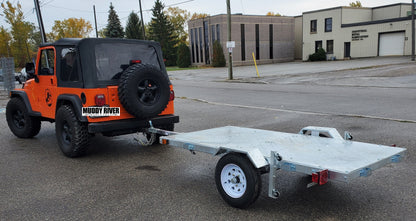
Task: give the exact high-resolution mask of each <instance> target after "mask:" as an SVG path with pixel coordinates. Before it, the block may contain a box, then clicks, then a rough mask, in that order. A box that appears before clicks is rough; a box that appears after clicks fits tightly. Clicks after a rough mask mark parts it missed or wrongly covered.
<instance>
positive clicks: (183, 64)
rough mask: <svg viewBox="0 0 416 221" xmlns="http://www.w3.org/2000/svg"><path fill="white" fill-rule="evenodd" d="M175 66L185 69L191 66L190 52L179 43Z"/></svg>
mask: <svg viewBox="0 0 416 221" xmlns="http://www.w3.org/2000/svg"><path fill="white" fill-rule="evenodd" d="M176 64H177V65H178V67H180V68H187V67H189V66H190V65H191V52H190V50H189V47H188V46H186V44H185V43H180V44H179V46H178V60H177V61H176Z"/></svg>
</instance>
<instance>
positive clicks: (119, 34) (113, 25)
mask: <svg viewBox="0 0 416 221" xmlns="http://www.w3.org/2000/svg"><path fill="white" fill-rule="evenodd" d="M104 34H105V37H107V38H124V31H123V27H121V23H120V19H119V18H118V15H117V13H116V11H115V10H114V6H113V3H111V2H110V10H109V11H108V24H107V26H106V32H105V33H104Z"/></svg>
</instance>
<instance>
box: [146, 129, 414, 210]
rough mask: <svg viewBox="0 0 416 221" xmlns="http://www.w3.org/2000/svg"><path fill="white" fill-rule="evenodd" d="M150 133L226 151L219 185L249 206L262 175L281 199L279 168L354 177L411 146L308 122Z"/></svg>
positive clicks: (319, 179)
mask: <svg viewBox="0 0 416 221" xmlns="http://www.w3.org/2000/svg"><path fill="white" fill-rule="evenodd" d="M148 132H150V133H155V134H159V135H164V136H161V137H160V143H162V144H169V145H170V146H174V147H181V148H185V149H187V150H190V151H191V152H195V151H199V152H204V153H209V154H212V155H220V154H223V155H224V156H223V157H222V158H221V159H220V160H219V161H218V164H217V166H216V170H215V180H216V185H217V189H218V191H219V192H220V194H221V196H222V197H223V199H224V200H225V201H226V202H227V203H228V204H230V205H231V206H234V207H238V208H245V207H248V206H249V205H250V204H252V203H253V202H254V201H255V200H256V199H257V197H258V196H259V193H260V189H261V179H260V175H261V174H263V173H269V182H268V186H269V196H270V197H272V198H277V197H278V196H279V192H278V191H277V189H276V187H275V177H276V173H277V170H279V169H281V170H287V171H295V172H300V173H304V174H307V175H311V178H312V179H311V183H310V184H309V185H308V187H310V186H313V185H315V184H319V185H323V184H325V183H326V182H327V181H328V179H329V180H338V181H343V182H348V181H350V180H352V179H354V178H357V177H362V176H364V177H365V176H369V175H370V174H371V171H373V170H375V169H378V168H380V167H382V166H384V165H386V164H388V163H395V162H399V161H400V159H401V158H402V157H403V154H404V152H405V151H406V149H405V148H399V147H390V146H383V145H376V144H369V143H362V142H356V141H351V139H352V137H351V135H350V134H349V133H348V132H346V133H345V134H344V138H343V137H341V135H340V134H339V133H338V131H337V130H336V129H334V128H325V127H305V128H303V129H302V130H300V132H299V133H298V134H291V133H283V132H276V131H269V130H260V129H251V128H243V127H234V126H227V127H219V128H213V129H208V130H201V131H195V132H189V133H175V132H170V131H164V130H160V129H156V128H153V127H151V128H150V129H149V131H148Z"/></svg>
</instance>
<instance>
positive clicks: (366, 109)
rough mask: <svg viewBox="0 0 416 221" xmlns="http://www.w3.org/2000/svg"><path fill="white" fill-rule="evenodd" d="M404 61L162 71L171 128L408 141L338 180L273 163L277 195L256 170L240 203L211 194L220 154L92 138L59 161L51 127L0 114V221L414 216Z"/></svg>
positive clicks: (414, 74)
mask: <svg viewBox="0 0 416 221" xmlns="http://www.w3.org/2000/svg"><path fill="white" fill-rule="evenodd" d="M217 70H218V69H210V70H208V71H212V73H213V75H214V73H216V71H217ZM414 70H415V69H414V66H413V64H408V63H405V64H394V65H388V66H377V67H372V68H364V69H361V68H360V69H349V70H333V71H326V72H322V73H308V72H305V73H303V74H299V73H296V74H293V75H292V74H285V75H273V74H270V75H268V76H265V77H262V78H260V79H256V78H251V77H241V78H239V79H238V81H231V82H230V81H224V79H220V78H218V77H209V75H204V76H205V77H204V78H199V77H198V75H197V73H195V74H189V73H180V72H172V73H170V75H171V78H172V79H173V80H172V83H173V85H174V87H175V92H176V100H175V110H176V113H177V115H179V116H180V117H181V122H180V123H179V124H177V125H176V130H177V131H181V132H187V131H195V130H201V129H207V128H213V127H219V126H225V125H234V126H243V127H253V128H260V129H269V130H276V131H283V132H292V133H297V132H298V131H299V129H301V128H302V127H305V126H308V125H314V126H326V127H335V128H337V129H338V130H339V131H340V132H342V131H344V130H348V131H350V132H351V133H352V134H353V136H354V140H356V141H363V142H370V143H377V144H384V145H392V144H395V145H397V146H401V147H406V148H407V149H408V151H407V156H406V158H405V159H404V160H403V162H401V163H399V164H391V165H388V166H386V167H384V168H381V169H379V170H377V171H374V172H373V174H372V175H371V176H370V177H367V178H358V179H356V180H354V181H352V182H351V183H348V184H347V183H340V182H329V183H327V184H326V185H324V186H318V187H313V188H309V189H307V188H306V184H307V181H306V179H305V177H304V176H302V175H299V174H296V173H290V172H283V171H282V172H279V173H278V181H277V182H278V185H277V187H278V189H279V190H280V192H281V197H280V198H279V199H277V200H274V199H271V198H268V197H267V175H263V177H262V179H263V183H265V185H263V191H262V193H261V196H260V197H259V199H258V200H257V201H256V203H255V204H254V205H252V206H251V207H249V208H248V209H246V210H240V209H235V208H232V207H230V206H228V205H227V204H226V203H225V202H224V201H223V200H222V199H221V197H220V195H219V193H218V192H217V190H216V187H215V181H214V170H215V166H216V162H217V161H218V159H219V157H212V156H210V155H207V154H202V153H197V154H196V155H193V154H191V153H190V152H189V151H186V150H183V149H177V148H173V147H169V146H163V145H157V146H154V147H143V146H140V145H138V144H137V142H136V141H134V138H135V137H136V135H125V136H119V137H113V138H108V137H103V136H100V135H97V136H95V137H94V138H93V139H92V142H91V147H90V151H89V153H88V155H87V156H85V157H82V158H77V159H69V158H66V157H64V156H63V155H62V154H61V152H60V150H59V148H58V146H57V142H56V138H55V132H54V124H50V123H47V122H44V123H42V130H41V132H40V133H39V135H38V136H36V137H35V138H34V139H28V140H24V139H18V138H16V137H14V136H13V135H12V134H11V132H10V131H9V129H8V128H7V123H6V121H5V115H4V113H2V114H0V127H1V128H0V140H1V143H0V155H1V156H2V157H1V158H0V199H1V200H0V220H46V219H49V220H89V219H92V220H277V219H279V220H414V218H415V217H416V212H415V210H414V208H416V200H415V199H416V187H415V177H416V158H415V154H416V153H415V147H416V140H415V139H414V136H415V131H416V130H415V129H416V114H415V112H414V110H415V108H416V104H415V102H416V95H415V94H416V71H414ZM206 71H207V70H204V72H206ZM221 71H222V69H221ZM237 82H238V83H237ZM4 104H5V99H4V98H3V100H1V99H0V108H1V107H4ZM1 105H3V106H1ZM351 154H360V153H351Z"/></svg>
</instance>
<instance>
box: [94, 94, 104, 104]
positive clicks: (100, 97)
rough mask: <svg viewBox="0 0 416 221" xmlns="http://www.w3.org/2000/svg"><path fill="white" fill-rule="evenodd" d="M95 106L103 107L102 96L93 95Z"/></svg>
mask: <svg viewBox="0 0 416 221" xmlns="http://www.w3.org/2000/svg"><path fill="white" fill-rule="evenodd" d="M95 105H97V106H104V105H105V96H104V94H97V95H95Z"/></svg>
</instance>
